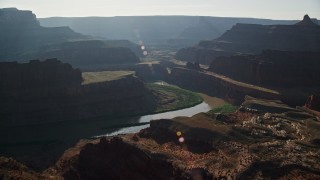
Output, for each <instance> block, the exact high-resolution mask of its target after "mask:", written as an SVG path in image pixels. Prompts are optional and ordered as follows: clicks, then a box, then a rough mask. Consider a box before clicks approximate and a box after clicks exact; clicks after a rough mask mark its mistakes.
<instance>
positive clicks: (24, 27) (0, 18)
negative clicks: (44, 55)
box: [0, 8, 87, 61]
mask: <svg viewBox="0 0 320 180" xmlns="http://www.w3.org/2000/svg"><path fill="white" fill-rule="evenodd" d="M0 26H1V29H0V61H7V60H21V59H24V58H21V57H23V56H24V57H25V56H31V54H32V53H34V52H36V51H38V50H39V48H40V47H41V46H43V45H46V44H49V43H58V42H63V41H67V40H72V39H86V38H87V37H86V36H83V35H81V34H79V33H76V32H74V31H72V30H71V29H70V28H69V27H54V28H45V27H41V26H40V24H39V22H38V21H37V19H36V16H35V15H34V14H33V13H32V12H31V11H21V10H18V9H16V8H5V9H0Z"/></svg>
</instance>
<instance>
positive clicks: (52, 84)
mask: <svg viewBox="0 0 320 180" xmlns="http://www.w3.org/2000/svg"><path fill="white" fill-rule="evenodd" d="M0 69H1V70H3V71H1V73H2V74H1V79H0V85H1V86H0V87H1V90H0V97H1V102H0V106H1V108H0V109H1V111H0V114H1V117H2V118H1V122H0V123H1V124H2V125H3V126H5V125H6V126H16V125H28V124H42V123H49V122H59V121H70V120H80V119H90V118H94V117H102V116H104V117H108V116H109V117H110V116H113V117H114V116H123V115H136V114H142V113H147V112H151V111H153V110H154V108H155V106H156V100H155V98H154V97H153V95H152V93H151V91H149V89H148V88H146V87H145V85H144V83H143V82H142V81H141V80H140V79H138V78H137V77H136V76H134V74H133V73H131V74H128V75H126V76H119V77H118V78H115V79H111V80H109V79H106V80H102V81H98V82H93V83H85V84H82V75H81V72H80V71H79V70H76V69H73V68H72V67H71V66H70V65H69V64H64V63H61V62H59V61H57V60H47V61H44V62H39V61H31V62H30V63H27V64H18V63H2V64H0ZM97 78H99V77H98V75H97ZM137 102H139V103H137Z"/></svg>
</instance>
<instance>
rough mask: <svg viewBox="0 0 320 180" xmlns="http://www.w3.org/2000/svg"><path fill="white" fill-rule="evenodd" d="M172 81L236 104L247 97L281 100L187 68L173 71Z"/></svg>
mask: <svg viewBox="0 0 320 180" xmlns="http://www.w3.org/2000/svg"><path fill="white" fill-rule="evenodd" d="M170 81H171V82H172V83H174V84H177V85H179V86H182V87H186V88H188V89H189V88H190V89H192V90H194V91H198V92H203V93H206V94H208V95H212V96H218V97H221V98H223V99H225V100H227V101H229V102H232V103H236V104H240V103H241V102H242V101H243V99H244V97H245V95H251V96H254V97H261V98H266V99H278V98H279V95H278V94H276V93H269V92H264V91H259V90H257V89H253V88H250V87H246V86H242V85H237V84H235V83H232V82H228V81H225V80H223V79H221V78H219V77H216V76H212V75H210V74H207V73H205V72H201V71H196V70H191V69H185V68H174V69H172V71H171V74H170Z"/></svg>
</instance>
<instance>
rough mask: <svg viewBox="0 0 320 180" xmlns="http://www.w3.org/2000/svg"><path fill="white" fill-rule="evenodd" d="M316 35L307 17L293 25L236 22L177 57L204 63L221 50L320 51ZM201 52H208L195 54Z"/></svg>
mask: <svg viewBox="0 0 320 180" xmlns="http://www.w3.org/2000/svg"><path fill="white" fill-rule="evenodd" d="M319 34H320V26H319V25H317V24H315V23H313V22H312V21H311V20H310V18H309V16H305V18H304V20H303V21H301V22H299V23H297V24H293V25H259V24H236V25H234V26H233V27H232V28H231V29H230V30H228V31H226V32H225V33H224V34H223V35H222V36H220V37H219V38H217V39H215V40H211V41H201V42H200V43H199V44H198V46H196V47H193V48H188V49H181V50H180V51H178V52H177V55H176V59H178V60H184V61H192V62H195V61H199V62H200V63H202V64H207V63H208V62H209V63H210V61H212V60H213V59H214V58H216V57H218V56H221V52H224V53H229V55H233V54H237V53H249V54H252V53H261V52H262V51H263V50H266V49H275V50H288V51H320V35H319ZM189 51H191V52H189ZM203 51H207V52H209V53H206V54H205V55H204V56H198V54H201V52H203ZM190 53H191V54H190ZM194 54H196V55H197V56H196V55H194Z"/></svg>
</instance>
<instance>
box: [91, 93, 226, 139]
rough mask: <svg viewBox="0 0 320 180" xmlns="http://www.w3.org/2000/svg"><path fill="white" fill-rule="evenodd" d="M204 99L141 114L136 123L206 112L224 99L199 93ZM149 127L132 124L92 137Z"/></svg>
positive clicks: (137, 130)
mask: <svg viewBox="0 0 320 180" xmlns="http://www.w3.org/2000/svg"><path fill="white" fill-rule="evenodd" d="M200 95H201V96H202V98H203V99H204V101H203V102H202V103H201V104H198V105H196V106H193V107H190V108H185V109H181V110H176V111H169V112H165V113H158V114H153V115H145V116H141V117H140V118H139V120H138V123H145V122H150V121H151V120H157V119H172V118H175V117H178V116H186V117H191V116H193V115H195V114H198V113H201V112H208V111H209V110H211V109H212V108H214V107H217V106H219V105H222V104H223V103H224V101H223V100H222V99H219V98H216V97H210V96H207V95H205V94H200ZM147 127H149V124H145V125H140V126H132V127H125V128H121V129H118V130H116V131H114V132H111V133H107V134H103V135H98V136H94V137H101V136H114V135H118V134H128V133H136V132H139V131H140V130H141V129H144V128H147Z"/></svg>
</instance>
